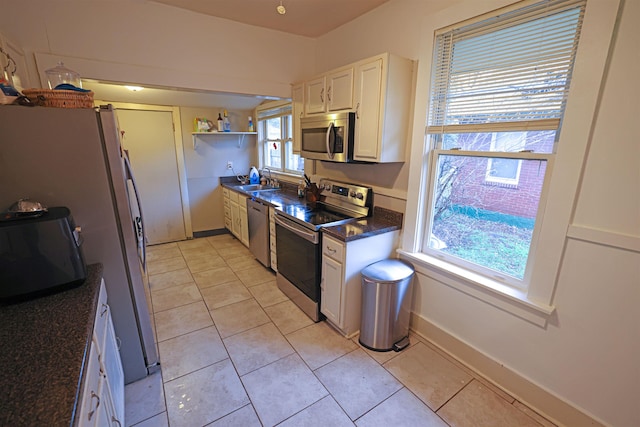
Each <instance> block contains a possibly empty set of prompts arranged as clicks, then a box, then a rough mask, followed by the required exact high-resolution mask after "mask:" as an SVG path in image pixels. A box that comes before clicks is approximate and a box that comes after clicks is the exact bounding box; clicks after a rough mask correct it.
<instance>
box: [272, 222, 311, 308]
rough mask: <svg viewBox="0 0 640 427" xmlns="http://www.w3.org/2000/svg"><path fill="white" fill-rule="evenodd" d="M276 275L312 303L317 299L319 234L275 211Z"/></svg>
mask: <svg viewBox="0 0 640 427" xmlns="http://www.w3.org/2000/svg"><path fill="white" fill-rule="evenodd" d="M275 222H276V255H277V259H278V274H281V275H282V276H284V277H285V278H286V279H287V280H288V281H289V282H291V283H292V284H293V285H294V286H295V287H296V288H298V289H299V290H300V291H302V293H304V294H305V295H306V296H307V297H308V298H309V299H311V300H312V301H313V302H316V303H317V302H319V301H320V268H321V266H320V244H319V243H320V233H318V232H317V231H312V230H309V229H307V228H304V227H302V226H300V225H298V224H296V223H295V222H293V221H291V220H288V219H287V218H284V217H283V216H282V215H278V214H276V216H275Z"/></svg>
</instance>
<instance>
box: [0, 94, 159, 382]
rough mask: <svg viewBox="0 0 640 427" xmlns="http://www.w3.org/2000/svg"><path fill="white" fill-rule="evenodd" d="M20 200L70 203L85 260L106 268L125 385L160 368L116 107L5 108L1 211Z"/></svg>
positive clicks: (1, 112)
mask: <svg viewBox="0 0 640 427" xmlns="http://www.w3.org/2000/svg"><path fill="white" fill-rule="evenodd" d="M20 198H31V199H32V200H36V201H39V202H41V203H43V204H44V205H46V206H49V207H53V206H66V207H68V208H69V209H70V211H71V215H72V216H73V218H74V220H75V223H76V225H77V226H79V227H81V229H82V232H81V233H82V236H83V239H84V242H83V244H82V250H83V252H84V256H85V259H86V262H87V264H93V263H97V262H100V263H102V264H103V265H104V281H105V285H106V288H107V294H108V298H109V305H110V307H111V313H112V317H113V323H114V328H115V332H116V336H117V338H118V340H119V343H120V355H121V358H122V364H123V368H124V374H125V383H130V382H133V381H136V380H138V379H140V378H143V377H145V376H146V375H147V374H148V373H150V372H152V371H153V370H155V369H157V367H158V366H159V360H158V351H157V346H156V342H155V339H154V338H155V331H154V328H153V322H152V320H151V313H150V311H149V307H150V296H149V295H150V293H149V288H148V280H147V275H146V272H145V240H144V228H143V224H144V222H143V221H142V212H141V209H140V203H139V195H138V194H137V192H136V191H135V180H134V179H133V174H132V172H131V170H130V167H128V159H127V156H126V153H124V152H123V150H122V148H121V144H120V135H119V129H118V125H117V119H116V115H115V112H114V111H113V109H112V107H111V106H110V105H109V106H103V107H100V108H99V109H96V110H94V109H66V108H47V107H25V106H18V105H0V211H4V210H6V209H7V208H8V207H9V206H10V205H11V204H12V203H13V202H15V201H16V200H18V199H20ZM51 351H56V349H51Z"/></svg>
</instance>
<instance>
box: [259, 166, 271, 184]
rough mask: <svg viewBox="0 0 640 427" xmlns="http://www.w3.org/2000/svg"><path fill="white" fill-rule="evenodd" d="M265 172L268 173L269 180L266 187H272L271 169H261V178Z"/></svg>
mask: <svg viewBox="0 0 640 427" xmlns="http://www.w3.org/2000/svg"><path fill="white" fill-rule="evenodd" d="M265 170H267V171H269V179H268V180H267V185H272V184H273V179H272V178H271V169H270V168H269V167H267V166H265V167H263V168H262V176H264V171H265Z"/></svg>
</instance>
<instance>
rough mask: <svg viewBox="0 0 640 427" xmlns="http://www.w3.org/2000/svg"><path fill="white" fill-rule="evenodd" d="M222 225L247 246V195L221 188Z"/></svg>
mask: <svg viewBox="0 0 640 427" xmlns="http://www.w3.org/2000/svg"><path fill="white" fill-rule="evenodd" d="M222 194H223V195H224V225H225V227H226V228H227V229H228V230H229V231H231V233H232V234H233V235H234V236H236V238H237V239H238V240H240V242H242V244H243V245H245V246H246V247H249V219H248V216H247V196H245V195H244V194H241V193H238V192H237V191H232V190H229V189H227V188H223V190H222Z"/></svg>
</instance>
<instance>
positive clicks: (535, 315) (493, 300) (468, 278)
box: [398, 250, 555, 327]
mask: <svg viewBox="0 0 640 427" xmlns="http://www.w3.org/2000/svg"><path fill="white" fill-rule="evenodd" d="M398 254H399V255H400V257H401V258H403V259H405V260H407V261H410V262H411V263H412V264H413V266H414V267H415V269H416V271H417V272H419V273H421V274H424V275H425V276H428V277H430V278H432V279H434V280H437V281H438V282H440V283H443V284H445V285H447V286H450V287H452V288H454V289H457V290H459V291H461V292H463V293H465V294H467V295H469V296H471V297H474V298H476V299H479V300H481V301H484V302H486V303H488V304H490V305H492V306H494V307H497V308H499V309H501V310H503V311H506V312H508V313H511V314H513V315H515V316H518V317H520V318H522V319H524V320H526V321H528V322H531V323H533V324H535V325H538V326H541V327H544V326H545V325H546V323H547V321H548V319H549V317H550V316H551V315H552V314H553V312H554V311H555V307H554V306H551V305H548V304H544V303H541V302H540V301H535V300H532V299H530V298H528V296H527V294H526V292H524V291H520V290H517V289H514V288H511V287H509V286H506V285H504V284H502V283H500V282H497V281H495V280H491V279H489V278H486V277H484V276H481V275H479V274H476V273H473V272H470V271H468V270H465V269H463V268H461V267H458V266H456V265H453V264H450V263H448V262H446V261H443V260H441V259H438V258H435V257H432V256H429V255H425V254H422V253H416V252H407V251H404V250H398Z"/></svg>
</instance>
